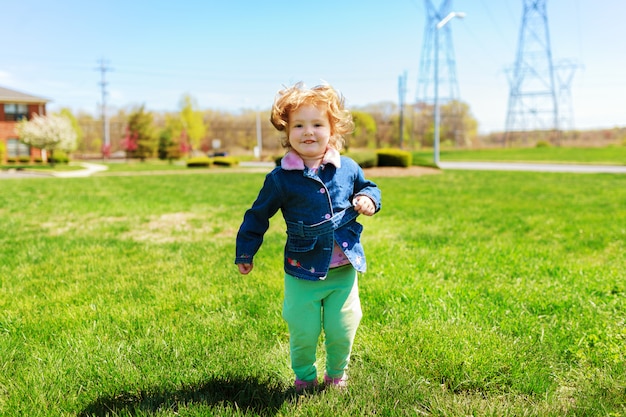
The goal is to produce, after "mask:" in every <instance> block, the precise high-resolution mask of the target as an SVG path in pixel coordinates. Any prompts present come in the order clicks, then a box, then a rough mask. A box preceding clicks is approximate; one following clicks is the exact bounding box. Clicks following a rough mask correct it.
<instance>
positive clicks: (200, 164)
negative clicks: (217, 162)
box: [187, 156, 213, 168]
mask: <svg viewBox="0 0 626 417" xmlns="http://www.w3.org/2000/svg"><path fill="white" fill-rule="evenodd" d="M212 163H213V161H212V160H211V158H209V157H208V156H195V157H193V158H189V159H188V160H187V168H209V167H210V166H211V164H212Z"/></svg>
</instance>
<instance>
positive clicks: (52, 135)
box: [17, 115, 78, 164]
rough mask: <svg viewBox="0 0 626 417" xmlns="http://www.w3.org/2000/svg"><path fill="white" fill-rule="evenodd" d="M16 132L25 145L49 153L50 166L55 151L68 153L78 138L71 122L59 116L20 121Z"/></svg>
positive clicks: (37, 116) (74, 146)
mask: <svg viewBox="0 0 626 417" xmlns="http://www.w3.org/2000/svg"><path fill="white" fill-rule="evenodd" d="M17 132H18V135H19V137H20V140H21V141H22V142H24V143H25V144H27V145H30V146H33V147H35V148H39V149H43V150H45V151H47V152H49V153H50V162H51V163H52V164H54V158H53V154H54V151H55V150H61V151H64V152H67V153H69V152H71V151H73V150H74V149H76V146H77V144H78V136H77V134H76V130H75V129H74V127H73V126H72V122H71V120H70V119H68V118H67V117H65V116H61V115H50V116H40V115H34V116H33V118H32V119H31V120H22V121H20V122H19V123H18V125H17Z"/></svg>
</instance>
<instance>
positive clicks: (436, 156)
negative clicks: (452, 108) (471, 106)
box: [433, 12, 465, 166]
mask: <svg viewBox="0 0 626 417" xmlns="http://www.w3.org/2000/svg"><path fill="white" fill-rule="evenodd" d="M455 17H458V18H459V19H462V18H464V17H465V13H463V12H451V13H450V14H448V15H447V16H446V17H444V18H443V19H441V21H440V22H439V23H437V26H435V137H434V139H433V148H434V149H433V153H434V155H433V160H434V162H435V165H437V166H438V165H439V123H440V119H441V115H440V114H439V29H441V28H442V27H444V26H445V25H446V24H448V22H449V21H450V20H452V19H454V18H455Z"/></svg>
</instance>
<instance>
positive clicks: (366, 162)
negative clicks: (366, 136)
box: [346, 151, 378, 168]
mask: <svg viewBox="0 0 626 417" xmlns="http://www.w3.org/2000/svg"><path fill="white" fill-rule="evenodd" d="M346 156H348V157H350V158H352V159H353V160H354V162H356V163H357V164H359V166H360V167H361V168H373V167H375V166H378V154H377V153H376V152H375V151H356V152H347V153H346Z"/></svg>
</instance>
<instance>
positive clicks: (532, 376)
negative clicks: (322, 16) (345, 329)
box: [0, 171, 626, 417]
mask: <svg viewBox="0 0 626 417" xmlns="http://www.w3.org/2000/svg"><path fill="white" fill-rule="evenodd" d="M263 178H264V175H263V174H252V173H250V174H236V173H232V174H227V173H212V174H196V175H182V176H177V175H163V176H160V175H150V176H129V177H117V176H116V177H92V178H77V179H53V178H45V179H25V180H3V181H2V182H0V219H2V221H0V415H6V416H169V415H183V416H253V415H260V416H274V415H275V416H364V415H379V416H420V415H428V416H465V415H474V416H613V417H616V416H626V365H625V356H626V272H624V271H626V257H625V256H624V253H625V249H626V248H625V241H626V210H624V207H626V176H620V175H576V174H541V173H521V172H511V173H509V172H464V171H453V172H443V173H442V174H440V175H428V176H424V177H416V178H373V179H374V180H375V181H376V182H377V183H378V185H379V186H380V187H381V189H382V192H383V210H382V211H381V212H380V213H379V214H377V215H376V216H374V217H372V218H362V219H361V222H362V223H363V224H364V226H365V232H364V236H363V241H364V245H365V248H366V253H367V255H368V263H369V271H368V272H367V273H366V274H364V275H362V276H361V278H360V288H361V299H362V304H363V310H364V318H363V321H362V325H361V327H360V329H359V332H358V334H357V339H356V342H355V347H354V353H353V360H352V363H351V366H350V378H351V386H350V388H349V390H348V391H347V392H345V393H341V392H337V391H335V390H325V391H322V392H319V393H316V394H312V395H306V396H296V395H294V394H293V392H292V391H291V390H290V388H291V385H292V383H293V375H292V372H291V370H290V368H289V354H288V333H287V328H286V325H285V323H284V322H283V320H282V318H281V307H282V286H283V275H282V271H281V267H282V258H281V254H282V246H283V244H284V237H285V235H284V227H283V226H282V219H281V218H280V215H278V216H277V217H276V218H274V219H273V220H272V223H271V227H270V230H269V232H268V234H267V235H266V239H265V243H264V246H263V247H262V249H261V251H260V252H259V254H258V256H257V258H256V261H255V263H256V267H255V270H254V271H253V273H252V274H251V275H249V276H245V277H244V276H241V275H239V274H238V272H237V270H236V267H235V265H234V264H233V258H234V250H235V248H234V240H235V234H236V231H237V228H238V226H239V224H240V221H241V218H242V216H243V212H244V211H245V209H247V208H248V207H249V205H250V204H251V203H252V201H253V199H254V198H255V197H256V194H257V192H258V189H259V187H260V186H261V184H262V182H263ZM320 352H321V350H320ZM320 368H322V369H323V366H322V365H321V364H320Z"/></svg>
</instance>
